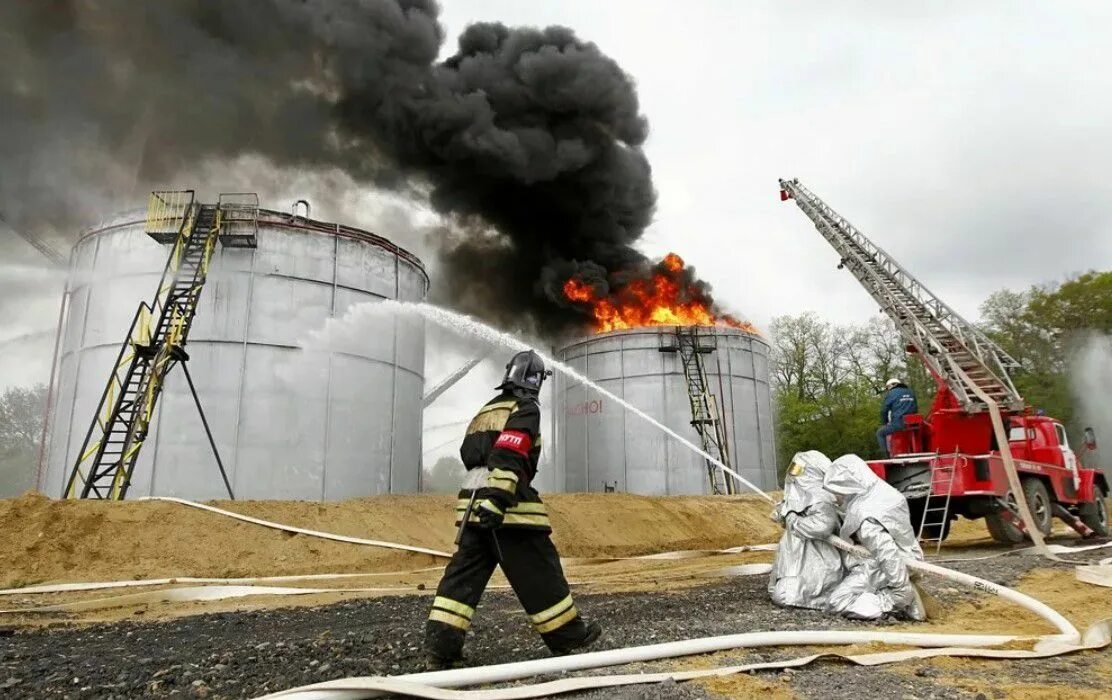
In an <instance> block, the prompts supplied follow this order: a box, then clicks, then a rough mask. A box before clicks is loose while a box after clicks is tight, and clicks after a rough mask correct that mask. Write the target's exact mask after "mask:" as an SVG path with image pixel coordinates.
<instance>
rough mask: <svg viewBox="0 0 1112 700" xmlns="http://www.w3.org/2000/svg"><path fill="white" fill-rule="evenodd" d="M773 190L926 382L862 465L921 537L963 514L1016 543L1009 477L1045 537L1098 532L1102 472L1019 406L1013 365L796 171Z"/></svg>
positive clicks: (1049, 422) (932, 535) (1061, 431)
mask: <svg viewBox="0 0 1112 700" xmlns="http://www.w3.org/2000/svg"><path fill="white" fill-rule="evenodd" d="M780 199H781V201H787V200H789V199H790V200H793V201H795V203H796V204H797V205H798V206H799V208H800V209H801V210H802V211H803V213H804V214H806V215H807V217H808V218H809V219H810V220H811V221H812V222H813V223H814V224H815V228H817V229H818V231H819V233H820V234H821V235H822V237H823V238H825V239H826V240H827V242H828V243H830V245H831V246H833V248H834V250H835V251H836V252H837V253H838V255H839V256H840V257H841V261H840V263H839V264H838V267H839V269H846V270H849V271H850V272H851V273H852V274H853V276H854V277H856V278H857V281H858V282H860V283H861V285H862V286H864V287H865V290H866V291H868V293H869V294H870V296H872V298H873V299H874V300H875V301H876V302H877V303H878V304H879V306H880V308H881V310H882V311H883V312H884V313H885V314H886V315H887V316H888V317H889V318H890V319H891V320H892V321H893V323H894V324H895V325H896V328H897V329H899V332H900V334H901V336H902V337H903V339H904V341H905V342H906V343H907V351H908V352H909V353H915V354H916V355H918V357H919V358H920V359H921V360H922V362H923V364H924V365H925V366H926V369H927V371H928V372H929V373H930V375H931V376H932V377H933V378H934V380H935V383H936V385H937V393H936V394H935V397H934V401H933V402H932V404H931V407H930V412H929V413H927V414H926V415H922V414H913V415H910V416H905V420H904V428H903V429H902V430H899V431H898V432H896V433H894V434H893V435H891V437H890V438H889V455H890V457H889V458H888V459H882V460H875V461H872V462H869V466H870V468H872V470H873V471H874V472H875V473H876V474H877V475H878V476H879V477H881V478H882V479H884V480H885V481H887V482H888V483H889V484H891V485H892V486H894V487H895V488H896V489H898V490H899V491H900V492H901V493H903V494H904V495H905V496H906V497H907V499H908V505H909V506H910V509H911V514H912V522H913V523H916V524H917V526H918V528H919V537H920V539H923V540H926V541H935V542H937V543H938V544H939V545H940V544H941V542H942V540H944V539H946V536H947V535H948V534H949V531H950V525H951V523H952V522H953V521H954V520H955V519H957V517H958V516H963V517H966V518H969V519H979V518H984V519H985V523H986V525H987V526H988V531H989V533H990V534H991V535H992V537H993V538H994V539H995V540H997V541H999V542H1005V543H1018V542H1021V541H1023V539H1024V537H1025V535H1027V533H1028V529H1027V527H1025V525H1024V519H1023V518H1021V517H1019V510H1018V503H1017V498H1016V495H1015V493H1014V491H1013V488H1012V485H1013V484H1017V483H1018V484H1019V488H1020V489H1021V490H1022V497H1023V500H1024V501H1025V502H1026V504H1027V508H1028V510H1029V513H1030V516H1031V517H1030V519H1029V520H1028V521H1027V522H1031V523H1033V526H1034V527H1036V528H1037V529H1038V530H1039V531H1040V533H1042V534H1043V535H1047V534H1049V533H1050V529H1051V524H1052V521H1053V518H1055V517H1057V518H1059V519H1061V520H1063V521H1065V522H1066V523H1068V524H1069V525H1070V526H1071V527H1073V529H1074V530H1076V531H1077V532H1078V533H1079V534H1081V535H1082V536H1083V537H1092V536H1107V535H1108V510H1107V506H1106V503H1105V498H1106V497H1107V495H1108V493H1109V484H1108V480H1107V478H1106V477H1105V475H1104V473H1103V472H1102V471H1101V470H1100V469H1099V468H1097V467H1096V465H1095V464H1090V465H1083V464H1081V463H1080V462H1079V460H1078V458H1077V456H1076V454H1075V453H1074V451H1073V450H1072V449H1070V445H1069V440H1068V438H1067V436H1066V430H1065V428H1064V427H1063V426H1062V424H1061V423H1060V422H1059V421H1057V420H1055V419H1054V418H1051V417H1048V416H1044V415H1038V414H1037V413H1036V412H1034V411H1032V410H1031V408H1030V407H1029V406H1027V404H1026V403H1025V401H1024V400H1023V398H1022V397H1021V396H1020V394H1019V392H1018V391H1016V388H1015V385H1014V384H1013V383H1012V379H1011V376H1010V375H1011V373H1013V372H1015V371H1017V370H1019V369H1020V366H1019V363H1018V362H1017V361H1016V360H1015V359H1013V358H1012V357H1010V356H1009V355H1008V354H1007V353H1006V352H1004V350H1003V349H1001V348H1000V347H999V345H997V344H996V343H994V342H993V341H992V340H991V339H989V338H988V337H987V336H986V335H985V334H984V333H983V332H982V331H981V330H980V329H978V328H977V327H976V326H974V325H973V324H971V323H969V322H968V321H966V320H965V319H963V318H962V317H961V316H960V315H958V314H957V313H956V312H955V311H954V310H953V309H951V308H950V307H949V306H947V305H946V304H945V303H944V302H943V301H942V300H941V299H939V298H938V297H937V296H935V295H934V294H932V293H931V292H930V291H929V290H928V289H927V288H926V287H925V286H923V284H922V283H921V282H919V281H918V280H917V279H915V278H914V277H913V276H912V275H911V273H909V272H908V271H907V270H906V269H904V268H903V267H902V266H901V265H900V264H899V263H897V262H896V261H895V260H894V259H893V258H892V256H890V255H889V254H888V253H886V252H885V251H884V250H882V249H881V248H880V247H879V246H877V245H876V244H874V243H873V242H872V241H870V240H869V239H868V238H866V237H865V236H864V235H863V234H862V233H861V232H860V231H858V230H857V229H856V228H854V226H853V225H852V224H851V223H849V221H847V220H846V219H845V218H843V217H842V216H840V215H839V214H838V213H837V212H835V211H834V210H833V209H831V208H830V207H829V206H828V205H827V204H826V203H825V202H823V201H822V200H821V199H819V198H818V197H817V196H815V195H814V194H813V193H812V192H811V191H810V190H808V189H807V188H806V187H804V186H803V185H801V184H800V183H799V180H797V179H793V180H780ZM994 415H995V416H996V418H997V421H996V422H995V423H994V420H993V416H994ZM1088 439H1089V437H1088V436H1087V440H1088ZM1001 442H1005V443H1006V444H1005V445H1001ZM1087 454H1089V455H1093V454H1095V452H1093V451H1091V450H1090V451H1088V452H1087ZM1009 462H1010V464H1009ZM1009 466H1011V467H1012V473H1011V475H1009V473H1008V467H1009ZM1010 476H1011V477H1012V478H1010ZM1014 477H1018V479H1016V478H1014Z"/></svg>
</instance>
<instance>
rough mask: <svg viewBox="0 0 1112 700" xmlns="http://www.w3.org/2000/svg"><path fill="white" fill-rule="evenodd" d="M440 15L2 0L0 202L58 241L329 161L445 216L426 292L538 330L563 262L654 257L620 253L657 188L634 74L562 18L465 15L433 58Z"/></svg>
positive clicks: (371, 9)
mask: <svg viewBox="0 0 1112 700" xmlns="http://www.w3.org/2000/svg"><path fill="white" fill-rule="evenodd" d="M438 11H439V10H438V7H437V6H436V4H435V3H434V2H432V1H431V0H363V1H360V0H304V1H301V0H239V1H237V2H234V3H233V2H203V1H201V0H161V1H160V2H156V3H144V5H143V7H142V9H141V11H140V10H138V9H137V8H136V6H135V5H134V3H131V2H124V1H123V0H100V1H92V0H90V1H84V2H78V1H76V0H42V1H39V2H12V3H2V4H0V129H2V130H3V133H4V135H5V138H4V139H3V140H2V142H0V168H2V172H3V178H2V180H0V215H3V216H4V217H5V218H6V219H7V220H8V222H9V223H10V224H11V225H12V226H13V227H17V226H21V227H25V228H26V229H27V230H34V231H36V232H37V233H39V234H40V235H46V236H50V235H57V233H58V232H66V233H68V234H69V235H72V234H71V233H69V232H72V231H75V230H77V229H78V228H79V227H80V226H83V225H87V224H88V223H89V221H90V220H91V219H92V218H94V217H93V213H95V214H97V215H99V214H103V213H104V212H105V209H106V204H107V203H108V202H113V206H112V207H111V208H112V209H117V208H119V207H120V201H119V199H120V197H121V196H126V197H128V198H129V201H135V200H136V199H137V197H138V195H141V194H142V192H143V191H144V190H146V189H149V188H150V187H151V186H152V185H153V186H161V187H166V186H178V187H186V186H190V185H192V184H193V182H192V181H191V180H190V179H188V178H189V177H190V175H192V174H195V173H197V172H205V170H203V168H208V171H209V172H211V170H212V168H213V167H214V166H213V163H216V164H218V165H217V167H218V166H219V164H221V163H229V162H234V159H237V158H245V157H248V158H261V159H262V162H263V163H264V164H266V165H267V166H270V167H274V168H294V169H305V170H320V169H336V170H339V171H342V172H343V173H344V174H345V175H346V176H347V177H350V178H351V180H352V181H353V182H355V183H358V185H359V186H365V187H374V188H380V189H381V188H388V189H392V190H395V191H397V192H401V193H403V194H406V195H410V196H416V197H420V198H422V199H423V200H424V201H427V202H429V203H431V205H432V206H433V207H434V208H435V209H436V210H437V211H439V212H440V213H441V214H442V215H443V216H444V217H445V218H446V219H447V220H448V221H449V222H450V224H451V225H450V226H449V227H448V228H449V229H450V233H448V234H444V235H441V236H439V237H438V239H437V240H436V241H435V245H436V248H437V250H438V262H439V263H440V266H439V274H438V275H437V285H438V286H437V288H436V289H435V290H434V294H435V295H436V296H438V297H439V298H440V299H441V300H443V301H446V302H449V303H451V305H453V306H455V307H457V308H460V309H462V310H464V311H468V312H471V313H475V314H478V315H481V316H483V317H484V318H486V319H488V320H491V321H495V322H498V323H500V324H502V325H504V326H509V327H513V328H515V329H520V330H526V331H534V332H540V333H542V334H543V335H545V336H547V337H553V336H556V335H558V334H560V333H561V332H563V331H569V330H572V329H575V328H579V327H582V325H583V324H584V323H585V322H586V321H587V320H588V319H586V318H585V315H586V313H587V312H586V311H585V310H584V309H583V308H578V307H576V306H575V305H574V304H571V303H569V302H568V301H567V300H566V299H564V297H563V295H562V294H561V292H560V290H561V287H562V285H563V283H564V282H565V281H566V280H567V279H568V277H569V276H572V275H575V276H578V277H581V278H583V279H586V280H591V281H592V284H595V285H596V286H600V285H605V284H610V285H612V284H615V283H620V280H621V279H623V278H630V277H631V276H634V277H635V276H638V275H647V274H650V272H651V263H650V262H649V261H647V260H646V259H645V258H644V256H642V255H641V254H640V253H639V252H637V251H636V250H635V248H634V247H633V246H634V244H635V243H636V242H637V241H638V239H639V238H640V237H641V235H642V233H643V232H644V230H645V227H646V226H647V225H648V224H649V223H650V221H651V219H652V215H653V209H654V205H655V199H656V197H655V191H654V189H653V184H652V177H651V170H650V168H649V164H648V162H647V160H646V159H645V155H644V153H643V152H642V149H641V146H642V144H643V143H644V141H645V138H646V136H647V135H648V125H647V122H646V120H645V118H644V117H643V116H642V115H641V113H640V108H639V105H638V101H637V93H636V89H635V86H634V83H633V80H632V79H631V78H630V77H629V76H628V75H627V74H626V73H625V72H624V71H623V70H622V69H621V67H620V66H619V65H618V64H617V63H616V62H615V61H614V60H613V59H611V58H609V57H608V56H606V55H605V54H603V53H602V52H601V51H600V50H599V48H598V47H597V46H595V45H594V44H592V43H590V42H588V41H584V40H582V39H580V38H579V37H577V36H576V35H575V33H574V32H573V31H572V30H570V29H567V28H564V27H548V28H545V29H534V28H508V27H506V26H503V25H501V24H498V23H483V24H475V25H472V26H470V27H468V28H467V29H466V30H465V31H464V32H463V33H462V35H461V36H460V37H459V39H458V47H457V49H456V50H455V53H454V54H453V55H451V57H450V58H448V59H447V60H444V61H438V60H437V57H438V55H439V54H440V50H441V45H442V43H443V41H444V35H443V29H442V28H441V26H440V24H439V23H438V20H437V15H438ZM17 174H18V176H16V175H17ZM384 233H386V234H387V235H389V234H390V232H389V231H384ZM10 245H12V243H11V241H10V240H4V241H2V242H0V251H2V250H3V249H4V248H5V247H7V246H10ZM698 294H700V295H705V296H706V297H707V298H708V299H709V291H708V289H707V288H706V286H705V285H704V284H702V283H700V284H699V286H698Z"/></svg>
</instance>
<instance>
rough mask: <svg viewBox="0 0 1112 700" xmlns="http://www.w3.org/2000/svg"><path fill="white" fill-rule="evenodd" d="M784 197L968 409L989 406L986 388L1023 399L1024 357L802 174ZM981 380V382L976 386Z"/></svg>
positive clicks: (785, 186) (1019, 404) (785, 187)
mask: <svg viewBox="0 0 1112 700" xmlns="http://www.w3.org/2000/svg"><path fill="white" fill-rule="evenodd" d="M780 198H781V199H784V200H786V199H794V200H795V203H796V204H797V205H798V206H799V208H800V209H801V210H802V211H803V213H804V214H806V215H807V217H808V218H809V219H811V221H812V222H813V223H814V224H815V228H817V229H818V231H819V233H820V234H822V236H823V238H825V239H826V240H827V242H829V243H830V245H832V246H833V247H834V250H836V251H837V252H838V254H839V255H840V256H841V263H840V264H839V265H838V267H839V268H842V267H844V268H846V269H848V270H849V271H850V272H851V273H853V275H854V277H856V278H857V280H858V281H859V282H860V283H861V285H862V286H863V287H865V289H866V291H868V292H869V294H870V295H871V296H872V297H873V299H875V300H876V302H877V303H878V304H880V307H881V311H883V312H884V313H885V314H887V315H888V317H889V318H891V319H892V321H893V322H895V324H896V326H897V328H898V329H899V330H900V332H901V333H902V334H903V336H904V338H905V339H906V340H907V341H908V342H909V343H910V344H911V345H912V346H914V347H915V349H916V350H918V351H919V353H920V354H921V355H922V358H923V360H924V362H926V363H927V366H928V368H929V369H930V370H931V371H932V373H934V374H935V375H936V376H938V377H939V378H941V379H942V380H944V381H945V382H946V384H947V386H948V387H949V388H950V390H951V391H952V392H953V394H954V396H955V397H957V399H958V401H959V402H960V403H961V405H962V408H963V409H965V410H966V411H968V412H978V411H983V410H985V409H986V405H985V403H984V402H983V401H981V400H980V399H979V398H978V397H977V391H976V390H978V389H979V390H981V391H983V392H984V393H985V394H986V395H988V396H989V397H990V398H991V399H993V400H994V401H996V403H998V404H999V405H1000V406H1001V407H1002V408H1006V409H1009V410H1015V411H1019V410H1022V409H1023V399H1022V397H1020V395H1019V392H1018V391H1016V388H1015V386H1014V385H1013V384H1012V381H1011V378H1010V377H1009V376H1008V373H1009V371H1011V370H1014V369H1016V368H1018V367H1019V363H1018V362H1016V360H1015V359H1013V358H1012V357H1010V356H1009V355H1008V354H1007V353H1006V352H1004V351H1003V350H1002V349H1001V348H1000V347H999V346H998V345H997V344H996V343H994V342H992V341H991V340H989V339H988V337H986V336H985V335H984V333H982V332H981V331H980V330H978V329H977V328H976V327H975V326H973V324H971V323H969V322H968V321H966V320H965V319H963V318H962V317H961V316H959V315H958V314H957V312H955V311H954V310H953V309H951V308H950V307H949V306H947V305H946V304H945V303H943V302H942V301H941V300H940V299H939V298H938V297H937V296H935V295H934V294H932V293H931V292H930V290H928V289H927V288H926V287H924V286H923V284H922V283H921V282H919V280H917V279H915V278H914V277H913V276H912V275H911V273H909V272H908V271H907V270H905V269H904V268H903V267H902V266H901V265H900V264H899V263H897V262H896V261H895V260H894V259H893V258H892V257H891V256H890V255H888V253H886V252H885V251H884V250H882V249H881V248H880V247H879V246H877V245H876V244H874V243H873V242H872V241H870V240H869V239H868V238H866V237H865V236H864V234H862V233H861V232H860V231H858V230H857V229H856V228H854V226H853V224H851V223H850V222H849V221H847V220H846V219H845V218H844V217H842V216H840V215H839V214H838V213H837V212H835V211H834V210H833V209H831V208H830V207H829V206H827V204H826V203H825V202H823V201H822V200H821V199H819V198H818V197H817V196H815V195H814V194H813V193H812V192H811V191H810V190H808V189H807V188H806V187H804V186H803V185H801V184H799V180H780ZM974 385H975V387H974Z"/></svg>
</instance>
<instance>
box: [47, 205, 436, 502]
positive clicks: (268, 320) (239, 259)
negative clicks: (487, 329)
mask: <svg viewBox="0 0 1112 700" xmlns="http://www.w3.org/2000/svg"><path fill="white" fill-rule="evenodd" d="M143 228H144V214H143V212H130V213H127V214H123V215H120V216H118V217H116V218H115V219H113V220H111V221H108V222H106V223H104V224H102V225H100V226H97V227H95V228H93V229H90V230H89V231H87V232H86V233H85V235H83V236H82V238H81V239H80V240H79V241H78V243H77V244H76V245H75V246H74V250H73V257H72V262H71V276H70V280H69V282H68V285H67V293H68V294H69V303H68V310H67V313H66V318H65V320H64V321H63V324H64V325H63V335H62V340H61V348H60V353H59V360H58V369H57V372H58V380H57V383H56V386H55V389H54V394H53V401H52V409H51V411H52V412H51V430H50V438H49V443H48V444H49V452H48V462H47V468H46V470H45V476H44V483H43V484H41V485H40V488H42V489H43V490H45V492H46V493H48V494H50V495H52V496H58V495H60V494H61V492H62V488H63V485H64V483H65V480H66V479H67V478H68V476H69V471H70V469H71V468H72V465H73V463H74V460H75V459H76V458H77V451H78V450H79V449H80V446H81V442H82V439H83V438H84V436H85V432H86V431H87V430H88V427H89V423H90V421H91V420H92V417H93V411H94V410H95V408H96V406H97V403H98V401H99V399H100V396H101V392H102V391H103V390H104V386H105V383H106V381H107V379H108V373H109V370H110V367H111V364H112V362H114V361H115V359H116V356H117V353H118V352H119V349H120V345H121V343H122V342H123V340H124V334H125V333H126V332H127V329H128V327H129V325H130V323H131V319H132V317H133V315H134V314H135V309H136V307H137V305H138V303H139V302H140V301H142V300H149V299H150V298H151V297H152V296H153V294H154V292H155V288H156V286H157V285H158V282H159V278H160V276H161V274H162V270H163V267H164V265H165V263H166V256H167V254H168V252H169V246H163V245H159V244H158V243H156V242H154V241H153V240H152V239H151V238H150V237H148V236H147V235H146V234H145V233H144V232H143ZM427 290H428V277H427V275H426V274H425V271H424V269H423V267H422V266H421V262H420V261H419V260H418V259H417V258H416V257H415V256H413V255H412V254H410V253H408V252H406V251H405V250H402V249H400V248H398V247H397V246H394V245H393V244H392V243H390V242H389V241H387V240H386V239H383V238H381V237H378V236H375V235H373V234H370V233H367V232H365V231H361V230H358V229H354V228H349V227H345V226H341V225H339V224H326V223H323V222H318V221H313V220H311V219H305V218H301V217H297V218H294V217H292V216H290V215H288V214H282V213H278V212H273V211H267V210H261V211H260V213H259V231H258V247H257V248H256V249H232V248H225V247H223V246H221V245H218V246H217V248H216V251H215V253H214V256H213V261H212V266H211V268H210V271H209V275H208V281H207V283H206V285H205V288H204V290H203V291H202V293H201V297H200V304H199V306H198V309H197V315H196V318H195V320H194V323H193V327H192V330H191V332H190V336H189V343H188V345H187V351H188V352H189V354H190V358H191V359H190V360H189V369H190V372H191V373H192V375H193V378H194V382H195V383H196V385H197V391H198V394H199V395H200V397H201V402H202V405H203V407H204V410H205V413H206V416H207V417H208V421H209V425H210V426H211V428H212V431H213V434H214V438H215V440H216V443H217V445H218V447H219V449H220V454H221V457H222V458H223V460H224V463H225V468H226V469H227V470H228V476H229V478H230V480H231V481H232V485H233V488H234V490H235V494H236V497H237V498H253V499H310V500H334V499H342V498H351V497H357V496H367V495H373V494H381V493H391V492H412V491H418V490H420V480H421V414H422V402H421V396H422V393H423V391H424V355H425V337H424V325H423V323H422V322H421V321H419V320H415V319H411V318H404V317H401V316H399V317H397V318H395V317H394V316H393V315H387V316H384V317H383V320H382V321H381V325H380V326H378V327H372V328H371V329H369V330H370V332H369V330H368V328H367V327H366V325H363V326H362V327H360V328H341V329H334V330H335V331H336V332H333V333H331V334H330V335H329V338H330V340H328V341H327V342H324V341H321V340H320V337H321V336H320V335H319V332H320V331H321V329H322V328H324V326H325V324H326V322H327V321H328V319H330V318H335V319H339V318H340V317H342V316H343V315H344V314H345V312H347V311H348V310H349V309H350V308H351V307H352V306H353V305H356V304H360V303H363V302H374V301H379V300H382V299H401V300H405V301H422V300H424V298H425V295H426V292H427ZM314 339H316V340H314ZM302 346H307V347H308V349H302ZM144 495H172V496H180V497H184V498H192V499H210V498H225V497H226V492H225V489H224V486H223V482H222V481H221V478H220V473H219V471H218V469H217V466H216V462H215V459H214V457H213V455H212V451H211V448H210V447H209V444H208V442H207V439H206V437H205V434H204V430H203V427H202V425H201V421H200V418H199V416H198V414H197V409H196V407H195V406H194V405H193V399H192V397H191V395H190V393H189V387H188V385H187V384H186V381H185V376H184V374H183V373H182V371H181V369H180V368H178V369H175V370H174V371H173V372H172V373H171V375H170V377H169V379H168V381H167V384H166V387H165V391H164V393H163V395H162V398H161V400H160V402H159V406H158V409H157V416H156V418H155V421H154V427H153V429H152V432H151V435H150V436H149V437H148V439H147V441H146V443H145V444H144V446H143V451H142V453H141V454H140V458H139V461H138V464H137V465H136V468H135V473H134V478H133V481H132V486H131V489H130V491H129V494H128V496H129V497H131V498H134V497H138V496H144Z"/></svg>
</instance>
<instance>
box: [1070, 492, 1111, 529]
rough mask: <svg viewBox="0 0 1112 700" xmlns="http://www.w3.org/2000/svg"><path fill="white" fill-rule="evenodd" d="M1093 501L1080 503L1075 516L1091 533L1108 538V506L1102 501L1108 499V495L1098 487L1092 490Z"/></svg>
mask: <svg viewBox="0 0 1112 700" xmlns="http://www.w3.org/2000/svg"><path fill="white" fill-rule="evenodd" d="M1093 496H1094V499H1093V500H1092V501H1090V502H1089V503H1082V504H1081V507H1080V508H1078V509H1077V515H1078V517H1079V518H1081V522H1083V523H1085V524H1086V525H1088V526H1089V529H1091V530H1092V531H1093V532H1095V533H1097V534H1098V535H1100V536H1101V537H1107V536H1108V504H1107V503H1106V502H1105V500H1104V499H1106V498H1108V494H1106V493H1105V492H1104V489H1102V488H1101V487H1099V486H1096V487H1094V488H1093Z"/></svg>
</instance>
